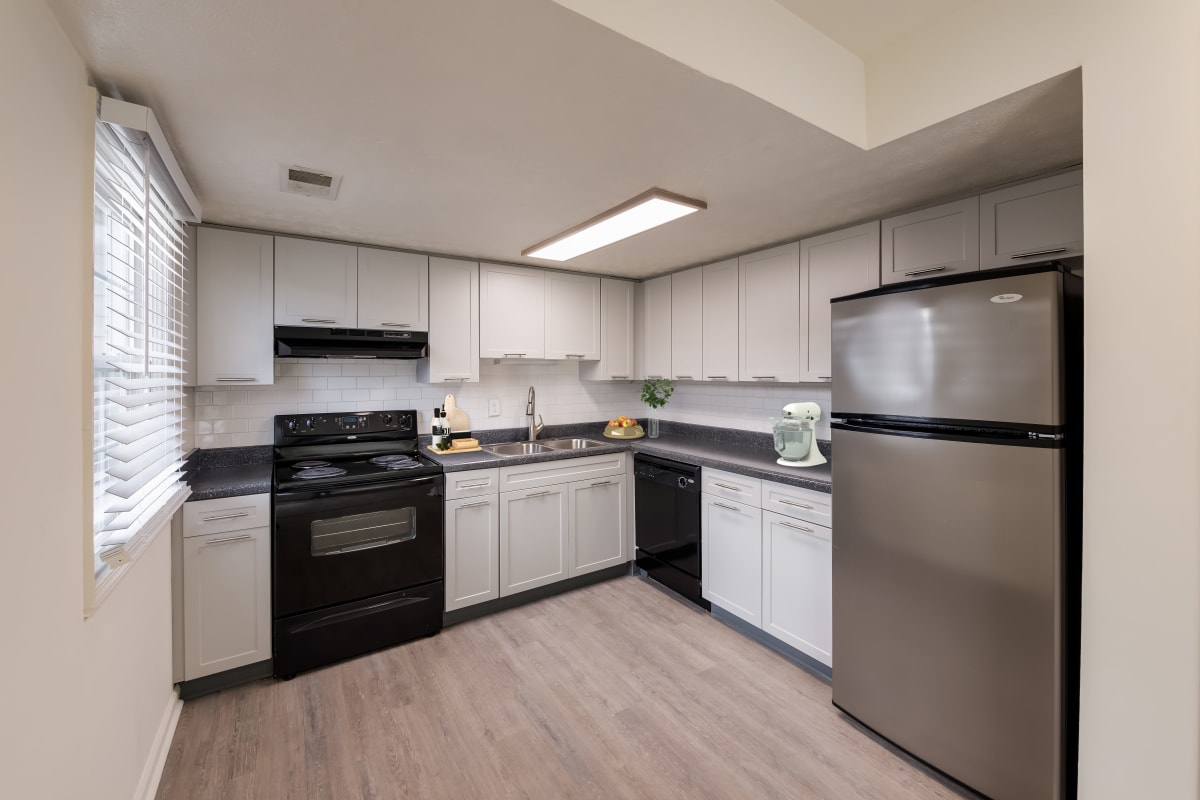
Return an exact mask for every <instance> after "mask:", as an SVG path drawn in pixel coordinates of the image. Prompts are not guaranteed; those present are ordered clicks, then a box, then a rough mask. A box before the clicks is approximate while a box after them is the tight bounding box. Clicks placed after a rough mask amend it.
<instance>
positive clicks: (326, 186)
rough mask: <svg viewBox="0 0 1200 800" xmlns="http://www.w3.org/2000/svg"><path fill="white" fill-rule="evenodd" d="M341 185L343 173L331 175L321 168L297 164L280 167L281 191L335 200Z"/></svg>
mask: <svg viewBox="0 0 1200 800" xmlns="http://www.w3.org/2000/svg"><path fill="white" fill-rule="evenodd" d="M341 185H342V176H341V175H330V174H328V173H325V172H321V171H320V170H316V169H309V168H308V167H297V166H295V165H292V166H288V165H286V164H284V165H281V166H280V167H279V191H281V192H287V193H288V194H302V195H304V196H305V197H321V198H324V199H325V200H334V199H336V198H337V195H338V189H339V188H340V187H341Z"/></svg>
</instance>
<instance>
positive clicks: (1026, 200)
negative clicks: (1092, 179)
mask: <svg viewBox="0 0 1200 800" xmlns="http://www.w3.org/2000/svg"><path fill="white" fill-rule="evenodd" d="M1078 255H1083V170H1075V171H1074V172H1068V173H1066V174H1064V175H1054V176H1053V177H1050V178H1042V179H1041V180H1037V181H1030V182H1029V183H1022V184H1020V185H1019V186H1009V187H1007V188H1004V189H998V190H996V191H994V192H988V193H987V194H985V195H983V196H982V197H980V198H979V268H980V269H991V268H993V267H1010V266H1013V265H1014V264H1026V263H1030V262H1035V261H1044V260H1046V259H1047V258H1066V257H1069V256H1078Z"/></svg>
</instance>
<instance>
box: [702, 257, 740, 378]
mask: <svg viewBox="0 0 1200 800" xmlns="http://www.w3.org/2000/svg"><path fill="white" fill-rule="evenodd" d="M702 274H703V277H704V314H703V318H704V338H703V346H702V350H703V353H702V356H701V360H702V361H703V364H704V369H703V371H702V374H701V377H702V379H703V380H706V381H736V380H737V379H738V260H737V259H736V258H731V259H729V260H728V261H721V262H719V263H717V264H709V265H708V266H706V267H703V268H702Z"/></svg>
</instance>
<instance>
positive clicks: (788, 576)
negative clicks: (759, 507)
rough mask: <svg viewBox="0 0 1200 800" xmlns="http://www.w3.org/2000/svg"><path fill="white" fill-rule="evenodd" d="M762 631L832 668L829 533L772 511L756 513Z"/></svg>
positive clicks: (831, 541) (817, 526)
mask: <svg viewBox="0 0 1200 800" xmlns="http://www.w3.org/2000/svg"><path fill="white" fill-rule="evenodd" d="M762 540H763V562H762V563H763V570H762V574H763V587H762V589H763V591H762V598H763V608H762V612H763V625H762V627H763V630H764V631H766V632H767V633H769V634H771V635H772V636H774V637H775V638H777V639H781V640H783V641H784V642H786V643H787V644H790V645H791V646H792V647H794V648H796V649H797V650H799V651H801V652H802V653H806V654H808V655H810V656H812V657H813V658H815V659H816V660H817V661H820V662H821V663H822V664H825V665H827V666H830V667H832V666H833V537H832V534H831V532H830V529H829V528H826V527H825V526H823V525H817V524H816V523H812V522H807V521H804V520H800V519H794V518H792V517H785V516H783V515H782V514H776V513H774V512H772V511H764V512H763V516H762Z"/></svg>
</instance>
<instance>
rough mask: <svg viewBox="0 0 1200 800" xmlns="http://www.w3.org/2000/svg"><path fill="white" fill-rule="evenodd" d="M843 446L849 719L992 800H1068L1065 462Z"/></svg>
mask: <svg viewBox="0 0 1200 800" xmlns="http://www.w3.org/2000/svg"><path fill="white" fill-rule="evenodd" d="M833 439H834V444H835V450H836V452H837V458H836V459H834V460H833V481H834V484H835V485H836V486H837V491H836V492H835V493H834V495H833V503H834V519H836V520H837V525H836V528H835V532H834V538H833V652H834V654H835V655H836V657H837V669H836V670H834V676H833V702H834V704H835V705H837V706H838V707H839V708H841V709H842V710H843V711H845V712H846V713H848V714H850V715H851V716H853V717H855V718H856V719H858V720H859V721H860V722H862V723H863V724H865V725H867V726H868V727H870V728H872V729H873V730H875V731H876V732H877V733H879V734H881V735H882V736H884V737H886V738H887V739H890V740H891V741H892V742H894V743H895V744H897V745H899V746H900V747H902V748H904V749H905V750H908V751H909V752H910V753H912V754H913V755H915V756H917V757H918V758H920V759H922V760H923V761H925V762H927V763H929V764H930V765H932V766H934V767H936V768H937V769H939V770H941V771H943V772H945V773H947V774H949V775H950V776H952V777H953V778H955V779H957V780H959V781H961V782H962V783H965V784H967V785H968V786H971V787H972V788H974V789H976V790H977V791H979V792H982V793H983V794H985V795H987V796H988V797H991V798H993V800H1058V798H1060V797H1061V795H1062V763H1061V762H1062V756H1061V747H1062V733H1061V719H1062V678H1061V675H1062V668H1061V667H1062V664H1061V658H1062V656H1061V649H1060V638H1061V631H1060V626H1061V619H1062V608H1061V583H1062V582H1061V579H1060V573H1061V559H1062V545H1061V540H1062V536H1061V518H1062V514H1061V502H1062V491H1063V487H1062V480H1061V474H1062V473H1061V466H1062V457H1063V451H1061V450H1058V449H1048V448H1037V447H1026V446H1007V445H995V444H980V443H976V442H963V441H952V440H946V439H930V438H913V437H909V436H902V435H890V434H883V433H866V432H857V431H845V430H835V431H834V436H833Z"/></svg>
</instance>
